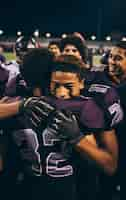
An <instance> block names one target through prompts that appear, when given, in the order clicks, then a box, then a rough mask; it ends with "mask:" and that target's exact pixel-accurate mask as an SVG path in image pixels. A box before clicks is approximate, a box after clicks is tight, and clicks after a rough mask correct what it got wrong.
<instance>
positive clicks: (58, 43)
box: [48, 40, 60, 49]
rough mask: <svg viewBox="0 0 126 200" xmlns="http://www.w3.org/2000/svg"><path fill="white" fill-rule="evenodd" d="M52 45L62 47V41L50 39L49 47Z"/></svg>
mask: <svg viewBox="0 0 126 200" xmlns="http://www.w3.org/2000/svg"><path fill="white" fill-rule="evenodd" d="M51 45H56V46H57V47H58V48H59V49H60V41H59V40H52V41H50V42H49V44H48V48H49V47H50V46H51Z"/></svg>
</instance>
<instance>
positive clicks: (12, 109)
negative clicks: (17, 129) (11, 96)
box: [0, 101, 21, 119]
mask: <svg viewBox="0 0 126 200" xmlns="http://www.w3.org/2000/svg"><path fill="white" fill-rule="evenodd" d="M20 103H21V102H20V101H16V102H14V103H8V104H7V103H0V119H4V118H6V117H11V116H13V115H15V114H17V113H18V111H19V105H20Z"/></svg>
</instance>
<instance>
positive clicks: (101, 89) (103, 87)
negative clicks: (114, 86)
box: [88, 84, 110, 94]
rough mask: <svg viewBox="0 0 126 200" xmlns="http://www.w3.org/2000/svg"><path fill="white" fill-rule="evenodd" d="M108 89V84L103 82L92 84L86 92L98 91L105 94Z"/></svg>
mask: <svg viewBox="0 0 126 200" xmlns="http://www.w3.org/2000/svg"><path fill="white" fill-rule="evenodd" d="M108 89H110V86H108V85H104V84H92V85H91V86H90V88H89V89H88V92H98V93H103V94H105V93H106V92H107V91H108Z"/></svg>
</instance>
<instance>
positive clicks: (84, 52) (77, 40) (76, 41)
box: [60, 35, 88, 63]
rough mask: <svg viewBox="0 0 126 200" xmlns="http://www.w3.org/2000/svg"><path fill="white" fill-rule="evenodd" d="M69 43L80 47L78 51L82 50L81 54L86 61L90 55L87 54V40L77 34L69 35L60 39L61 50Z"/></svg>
mask: <svg viewBox="0 0 126 200" xmlns="http://www.w3.org/2000/svg"><path fill="white" fill-rule="evenodd" d="M69 44H70V45H74V46H75V47H76V48H77V49H78V51H79V52H80V55H81V56H82V59H83V61H84V62H85V63H86V62H87V56H88V55H87V54H88V49H87V46H86V43H85V41H83V40H82V39H81V38H80V37H78V36H76V35H69V36H67V37H66V38H63V39H62V40H61V41H60V47H61V51H63V50H64V48H65V46H66V45H69Z"/></svg>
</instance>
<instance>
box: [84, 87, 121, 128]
mask: <svg viewBox="0 0 126 200" xmlns="http://www.w3.org/2000/svg"><path fill="white" fill-rule="evenodd" d="M85 91H86V92H85ZM85 91H84V92H85V95H88V96H91V97H92V98H93V99H94V101H95V102H96V103H97V105H98V106H100V107H101V109H102V110H103V111H104V113H106V116H107V117H108V118H109V126H111V127H112V128H113V127H115V126H116V125H118V124H119V123H120V122H121V121H122V120H123V110H122V107H121V105H120V97H119V95H118V93H117V90H116V89H115V88H114V87H112V86H109V85H105V84H91V85H90V86H89V87H88V88H87V89H86V90H85ZM107 117H106V118H107Z"/></svg>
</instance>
